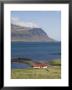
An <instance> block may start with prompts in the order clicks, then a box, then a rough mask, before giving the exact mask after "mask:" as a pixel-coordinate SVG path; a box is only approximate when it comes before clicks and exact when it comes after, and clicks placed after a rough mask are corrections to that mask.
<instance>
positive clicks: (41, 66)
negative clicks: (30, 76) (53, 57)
mask: <svg viewBox="0 0 72 90" xmlns="http://www.w3.org/2000/svg"><path fill="white" fill-rule="evenodd" d="M32 67H33V68H47V67H48V65H47V64H41V63H39V64H38V63H35V64H33V65H32Z"/></svg>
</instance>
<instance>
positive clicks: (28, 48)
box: [11, 42, 61, 67]
mask: <svg viewBox="0 0 72 90" xmlns="http://www.w3.org/2000/svg"><path fill="white" fill-rule="evenodd" d="M11 45H12V46H11V57H12V58H16V57H17V58H18V57H21V58H30V59H32V60H35V61H37V60H38V61H39V60H41V61H42V60H43V61H44V60H46V61H47V60H53V59H58V58H61V43H60V42H46V43H45V42H12V44H11ZM15 65H16V66H20V67H21V66H22V67H23V66H25V65H21V64H12V66H13V67H16V66H15Z"/></svg>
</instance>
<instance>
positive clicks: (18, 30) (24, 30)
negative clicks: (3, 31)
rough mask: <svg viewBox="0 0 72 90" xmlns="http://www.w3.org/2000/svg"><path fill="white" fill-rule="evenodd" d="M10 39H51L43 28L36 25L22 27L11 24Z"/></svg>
mask: <svg viewBox="0 0 72 90" xmlns="http://www.w3.org/2000/svg"><path fill="white" fill-rule="evenodd" d="M11 40H12V41H25V42H51V41H54V40H53V39H51V38H50V37H49V36H48V35H47V34H46V33H45V32H44V30H43V29H41V28H38V27H37V28H36V27H25V26H24V27H23V26H19V25H14V24H11Z"/></svg>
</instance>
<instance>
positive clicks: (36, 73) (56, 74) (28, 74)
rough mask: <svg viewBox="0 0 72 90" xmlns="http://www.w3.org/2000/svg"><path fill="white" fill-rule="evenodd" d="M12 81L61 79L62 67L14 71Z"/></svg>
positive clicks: (12, 71)
mask: <svg viewBox="0 0 72 90" xmlns="http://www.w3.org/2000/svg"><path fill="white" fill-rule="evenodd" d="M11 78H12V79H60V78H61V66H49V67H48V68H47V69H42V68H40V69H34V68H29V69H12V70H11Z"/></svg>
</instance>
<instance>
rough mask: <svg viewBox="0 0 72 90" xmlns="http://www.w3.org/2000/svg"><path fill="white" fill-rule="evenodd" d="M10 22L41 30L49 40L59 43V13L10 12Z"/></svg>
mask: <svg viewBox="0 0 72 90" xmlns="http://www.w3.org/2000/svg"><path fill="white" fill-rule="evenodd" d="M11 21H12V22H14V23H18V22H19V23H21V24H23V23H22V22H24V23H25V24H27V25H28V26H29V25H30V26H34V27H39V28H42V29H43V30H44V31H45V32H46V33H47V35H48V36H49V37H50V38H52V39H54V40H57V41H61V12H60V11H12V12H11Z"/></svg>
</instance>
